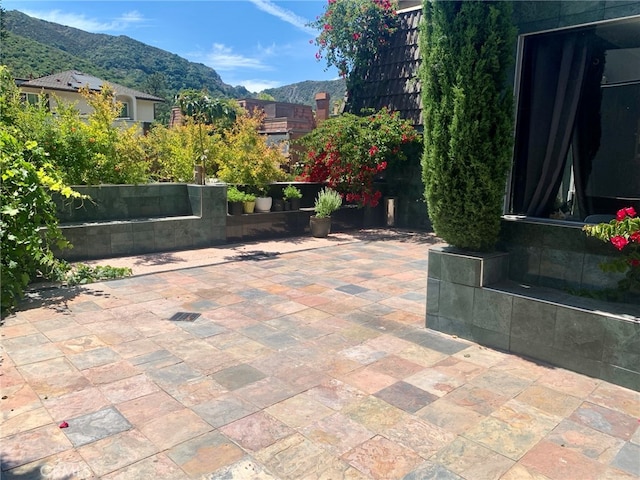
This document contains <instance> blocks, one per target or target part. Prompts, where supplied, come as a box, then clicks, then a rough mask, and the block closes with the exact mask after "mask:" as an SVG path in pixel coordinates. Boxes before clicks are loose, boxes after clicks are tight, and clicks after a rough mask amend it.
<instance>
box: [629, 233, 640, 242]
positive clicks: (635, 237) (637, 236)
mask: <svg viewBox="0 0 640 480" xmlns="http://www.w3.org/2000/svg"><path fill="white" fill-rule="evenodd" d="M629 240H631V241H632V242H636V243H640V230H639V231H637V232H633V233H632V234H631V235H629Z"/></svg>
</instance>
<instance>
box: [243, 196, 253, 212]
mask: <svg viewBox="0 0 640 480" xmlns="http://www.w3.org/2000/svg"><path fill="white" fill-rule="evenodd" d="M242 208H243V211H244V213H253V211H254V209H255V208H256V196H255V195H254V194H253V193H245V194H244V200H243V201H242Z"/></svg>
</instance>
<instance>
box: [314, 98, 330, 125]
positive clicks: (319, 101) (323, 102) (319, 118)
mask: <svg viewBox="0 0 640 480" xmlns="http://www.w3.org/2000/svg"><path fill="white" fill-rule="evenodd" d="M329 113H330V112H329V94H328V93H327V92H318V93H316V123H317V124H318V125H319V124H320V123H322V122H323V121H324V120H326V119H328V118H329Z"/></svg>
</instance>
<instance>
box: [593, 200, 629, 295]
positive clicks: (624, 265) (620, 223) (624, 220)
mask: <svg viewBox="0 0 640 480" xmlns="http://www.w3.org/2000/svg"><path fill="white" fill-rule="evenodd" d="M583 230H584V231H585V232H586V233H587V235H589V236H591V237H596V238H598V239H600V240H602V241H604V242H610V243H611V244H612V245H613V246H614V247H615V248H616V249H618V250H619V251H620V252H622V253H623V255H622V256H621V257H619V258H616V259H614V260H612V261H610V262H608V263H606V264H602V265H600V267H601V268H602V269H603V270H604V271H609V272H626V276H625V278H624V279H623V280H621V281H620V283H619V285H618V287H619V290H621V291H629V290H632V291H639V292H640V218H638V216H637V213H636V211H635V209H634V208H633V207H626V208H621V209H620V210H618V212H617V213H616V218H615V219H614V220H611V221H610V222H609V223H599V224H597V225H585V226H584V227H583Z"/></svg>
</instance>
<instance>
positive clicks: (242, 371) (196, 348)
mask: <svg viewBox="0 0 640 480" xmlns="http://www.w3.org/2000/svg"><path fill="white" fill-rule="evenodd" d="M436 242H437V239H435V238H433V237H432V236H430V235H428V234H425V233H416V234H412V233H410V232H404V231H390V230H387V231H377V232H356V233H353V234H338V235H332V237H331V238H329V239H326V240H318V239H311V238H294V239H287V240H279V241H271V242H263V243H256V244H250V245H244V246H225V247H221V248H214V249H207V250H199V251H194V252H174V253H170V254H163V255H147V256H142V257H133V258H128V259H124V258H123V259H111V260H107V261H103V262H101V263H103V264H105V263H108V264H110V265H113V266H124V265H127V264H129V265H131V266H132V267H133V268H134V274H135V276H133V277H130V278H127V279H122V280H116V281H110V282H103V283H97V284H93V285H89V286H85V287H82V288H76V289H51V290H44V291H39V292H34V293H33V294H31V295H30V297H29V298H28V299H27V301H25V302H24V303H23V304H22V306H21V307H20V309H19V311H18V312H17V313H16V314H15V315H12V316H11V317H9V318H7V319H6V321H5V323H4V325H3V326H2V327H0V335H2V337H1V340H2V349H3V351H2V364H1V373H2V376H1V377H0V381H1V382H2V383H1V388H2V392H1V395H2V400H0V405H1V406H2V426H1V427H0V451H1V452H2V472H3V473H2V476H3V478H6V479H11V478H21V479H26V478H52V479H53V478H56V479H61V478H104V479H147V478H149V479H187V478H197V479H249V480H254V479H296V480H297V479H353V480H356V479H403V478H405V479H412V480H417V479H439V480H442V479H467V480H485V479H499V478H501V479H505V480H516V479H536V480H542V479H552V480H571V479H576V480H587V479H631V478H638V477H639V476H640V429H639V426H640V423H639V419H640V396H639V394H638V393H637V392H633V391H631V390H627V389H625V388H622V387H619V386H616V385H612V384H608V383H606V382H603V381H600V380H596V379H592V378H589V377H585V376H582V375H579V374H576V373H572V372H569V371H565V370H561V369H557V368H553V367H550V366H545V365H539V364H536V363H534V362H532V361H529V360H526V359H523V358H519V357H517V356H513V355H509V354H506V353H503V352H498V351H494V350H491V349H487V348H482V347H480V346H478V345H476V344H473V343H470V342H467V341H463V340H461V339H457V338H453V337H449V336H445V335H441V334H439V333H436V332H431V331H429V330H426V329H424V328H423V327H424V316H425V286H426V269H427V261H426V260H427V254H428V249H429V248H430V247H431V246H432V245H434V244H435V243H436ZM196 317H197V318H196ZM63 421H66V422H67V423H68V425H69V427H68V428H65V429H61V428H59V424H60V423H61V422H63Z"/></svg>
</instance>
